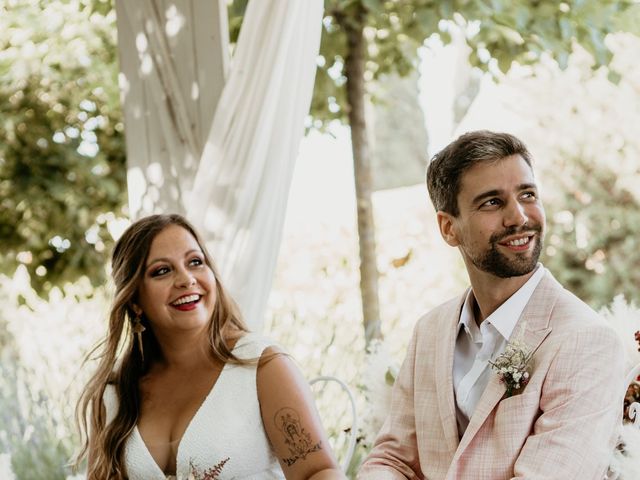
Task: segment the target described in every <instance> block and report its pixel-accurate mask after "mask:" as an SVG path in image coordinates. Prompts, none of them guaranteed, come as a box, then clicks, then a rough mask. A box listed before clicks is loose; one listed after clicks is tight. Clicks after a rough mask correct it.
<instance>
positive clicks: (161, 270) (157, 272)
mask: <svg viewBox="0 0 640 480" xmlns="http://www.w3.org/2000/svg"><path fill="white" fill-rule="evenodd" d="M167 272H169V268H167V267H159V268H156V269H155V270H153V271H152V272H151V276H152V277H159V276H160V275H164V274H165V273H167Z"/></svg>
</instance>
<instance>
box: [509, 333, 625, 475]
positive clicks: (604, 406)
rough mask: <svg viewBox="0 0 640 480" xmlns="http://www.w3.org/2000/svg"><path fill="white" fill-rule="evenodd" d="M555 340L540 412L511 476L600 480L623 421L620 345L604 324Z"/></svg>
mask: <svg viewBox="0 0 640 480" xmlns="http://www.w3.org/2000/svg"><path fill="white" fill-rule="evenodd" d="M558 340H559V346H558V350H557V352H556V355H555V357H554V359H553V361H552V363H551V365H550V368H549V371H548V373H547V377H546V379H545V382H544V385H543V389H542V392H541V398H540V410H541V411H542V414H541V415H540V416H539V417H538V419H537V420H536V422H535V424H534V426H533V432H532V434H531V435H530V436H529V437H528V439H527V441H526V442H525V444H524V446H523V448H522V450H521V452H520V455H519V456H518V459H517V460H516V463H515V466H514V478H516V479H525V478H526V479H533V478H535V479H552V478H554V479H555V478H579V479H581V480H590V479H593V480H601V479H602V478H603V476H604V474H605V472H606V470H607V467H608V465H609V461H610V459H611V455H612V453H613V449H614V446H615V441H616V439H617V432H618V427H619V426H620V424H621V421H622V399H623V394H624V389H625V385H624V378H625V373H624V368H625V362H624V355H623V353H622V352H623V349H622V345H621V343H620V340H619V339H618V337H617V335H616V333H615V332H614V331H613V330H612V329H610V328H609V327H608V326H606V325H590V326H588V327H586V326H585V328H584V329H583V330H581V331H579V332H574V333H573V334H571V335H565V336H563V338H560V339H558Z"/></svg>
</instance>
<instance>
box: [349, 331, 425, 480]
mask: <svg viewBox="0 0 640 480" xmlns="http://www.w3.org/2000/svg"><path fill="white" fill-rule="evenodd" d="M416 332H417V328H416V330H414V332H413V337H412V338H411V342H410V344H409V348H408V349H407V356H406V357H405V359H404V362H403V364H402V367H401V368H400V372H399V373H398V378H397V379H396V382H395V384H394V386H393V393H392V396H391V407H390V411H389V414H388V416H387V419H386V420H385V422H384V424H383V426H382V428H381V429H380V432H379V433H378V437H377V438H376V441H375V443H374V446H373V448H372V450H371V452H370V454H369V456H368V457H367V459H366V460H365V461H364V463H363V464H362V467H361V468H360V470H359V472H358V477H357V478H358V480H377V479H380V480H393V479H405V478H409V479H422V478H424V477H423V475H422V472H421V470H420V461H419V458H418V446H417V443H416V429H415V425H416V422H415V416H414V411H415V405H414V376H415V367H416V344H417V333H416Z"/></svg>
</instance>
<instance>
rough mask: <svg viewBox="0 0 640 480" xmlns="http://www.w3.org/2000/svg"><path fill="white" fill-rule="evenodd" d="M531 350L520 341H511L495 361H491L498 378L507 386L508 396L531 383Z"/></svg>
mask: <svg viewBox="0 0 640 480" xmlns="http://www.w3.org/2000/svg"><path fill="white" fill-rule="evenodd" d="M531 357H532V355H531V350H530V349H529V347H527V345H526V344H525V343H523V342H520V341H513V342H509V343H508V344H507V346H506V347H505V349H504V352H502V353H501V354H500V355H498V357H497V358H496V359H495V361H493V362H492V361H489V363H490V364H491V367H492V368H493V369H494V370H495V371H496V373H497V374H498V378H499V379H500V381H501V382H502V383H504V384H505V386H506V387H507V394H506V395H507V397H510V396H511V395H513V394H514V393H516V392H517V391H519V390H521V389H522V388H524V386H525V385H526V384H527V383H529V376H530V375H531V372H530V370H531V368H530V365H529V361H530V360H531Z"/></svg>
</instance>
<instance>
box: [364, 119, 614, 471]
mask: <svg viewBox="0 0 640 480" xmlns="http://www.w3.org/2000/svg"><path fill="white" fill-rule="evenodd" d="M427 186H428V189H429V195H430V196H431V200H432V201H433V204H434V206H435V208H436V211H437V219H438V226H439V228H440V233H441V234H442V237H443V238H444V240H445V241H446V242H447V243H448V244H449V245H451V246H452V247H457V248H458V250H459V251H460V254H461V255H462V258H463V260H464V263H465V266H466V268H467V272H468V275H469V280H470V281H471V288H470V289H469V290H467V291H466V292H465V293H464V294H463V295H462V296H460V297H457V298H455V299H453V300H451V301H449V302H447V303H444V304H442V305H440V306H439V307H437V308H435V309H434V310H432V311H431V312H429V313H428V314H426V315H425V316H424V317H423V318H421V319H420V320H419V321H418V323H417V325H416V327H415V330H414V333H413V337H412V339H411V343H410V344H409V348H408V351H407V356H406V358H405V361H404V364H403V366H402V368H401V370H400V373H399V375H398V378H397V380H396V383H395V386H394V389H393V397H392V404H391V411H390V414H389V416H388V418H387V419H386V421H385V423H384V425H383V427H382V429H381V431H380V433H379V434H378V438H377V439H376V441H375V445H374V447H373V449H372V451H371V453H370V455H369V457H368V458H367V459H366V460H365V462H364V464H363V466H362V468H361V470H360V472H359V475H358V478H359V479H362V480H365V479H366V480H368V479H381V480H382V479H385V480H386V479H403V478H409V479H423V478H426V479H429V480H438V479H447V480H454V479H455V480H462V479H468V480H494V479H509V478H520V479H525V478H526V479H534V478H535V479H562V480H601V479H602V477H603V475H604V474H605V472H606V470H607V466H608V462H609V457H610V455H611V454H612V452H613V448H614V443H615V439H616V428H617V426H618V425H619V424H620V422H621V415H622V399H623V393H624V388H625V386H624V385H623V384H624V358H623V354H622V348H621V345H620V343H619V340H618V339H617V337H616V334H615V333H614V332H613V331H612V330H611V329H610V328H609V327H608V326H607V325H605V324H604V321H603V320H601V318H600V317H598V315H597V314H596V313H595V312H594V311H592V310H591V309H590V308H589V307H588V306H587V305H585V304H584V303H583V302H582V301H580V300H579V299H578V298H576V297H575V296H574V295H572V294H571V293H570V292H568V291H567V290H565V289H564V288H563V287H562V286H561V285H560V284H559V283H558V282H557V281H556V280H555V279H554V278H553V276H552V275H551V273H549V271H548V270H546V269H545V268H544V267H543V266H542V265H541V264H540V263H538V257H539V256H540V251H541V250H542V239H543V235H544V230H545V215H544V209H543V207H542V203H541V201H540V199H539V192H538V187H537V185H536V181H535V178H534V174H533V170H532V168H531V155H530V153H529V151H528V150H527V148H526V147H525V145H524V144H523V143H522V142H521V141H520V140H518V139H517V138H515V137H513V136H512V135H509V134H505V133H494V132H489V131H478V132H471V133H467V134H465V135H463V136H461V137H460V138H458V139H457V140H456V141H454V142H453V143H451V144H450V145H448V146H447V147H446V148H445V149H444V150H442V151H441V152H440V153H438V154H437V155H436V156H435V157H434V158H433V160H432V161H431V164H430V165H429V169H428V172H427ZM509 354H512V355H511V356H509ZM519 359H520V360H522V359H524V361H519ZM492 364H495V365H498V364H501V365H502V366H503V367H505V369H506V371H505V370H502V371H497V369H496V368H495V367H494V366H492Z"/></svg>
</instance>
